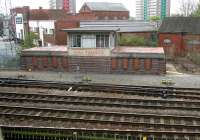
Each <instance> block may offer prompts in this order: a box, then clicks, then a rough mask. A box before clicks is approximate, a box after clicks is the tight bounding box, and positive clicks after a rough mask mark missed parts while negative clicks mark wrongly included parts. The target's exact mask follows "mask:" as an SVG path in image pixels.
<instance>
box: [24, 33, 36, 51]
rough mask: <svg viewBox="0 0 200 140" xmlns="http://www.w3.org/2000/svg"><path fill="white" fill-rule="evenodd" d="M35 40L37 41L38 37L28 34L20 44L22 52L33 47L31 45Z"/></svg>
mask: <svg viewBox="0 0 200 140" xmlns="http://www.w3.org/2000/svg"><path fill="white" fill-rule="evenodd" d="M35 39H38V36H37V35H36V34H35V33H33V32H30V33H29V34H27V35H26V36H25V39H24V41H23V42H22V44H21V47H22V50H23V49H28V48H32V47H35V44H34V43H33V41H34V40H35Z"/></svg>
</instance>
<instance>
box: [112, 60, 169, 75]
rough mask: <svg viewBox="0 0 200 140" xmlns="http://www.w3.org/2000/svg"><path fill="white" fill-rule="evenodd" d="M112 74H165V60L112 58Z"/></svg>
mask: <svg viewBox="0 0 200 140" xmlns="http://www.w3.org/2000/svg"><path fill="white" fill-rule="evenodd" d="M111 62H112V63H111V73H116V74H165V73H166V64H165V60H164V59H154V58H152V59H150V58H112V61H111Z"/></svg>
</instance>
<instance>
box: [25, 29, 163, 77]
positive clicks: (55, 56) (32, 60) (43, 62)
mask: <svg viewBox="0 0 200 140" xmlns="http://www.w3.org/2000/svg"><path fill="white" fill-rule="evenodd" d="M119 30H120V28H119V27H117V26H116V27H99V26H94V25H93V26H90V27H89V26H84V27H83V25H82V27H79V28H72V29H64V30H63V31H65V32H67V33H68V36H67V38H68V44H67V47H66V46H64V47H62V48H61V47H57V46H56V47H51V48H46V47H43V48H44V49H43V48H42V49H38V48H33V49H28V50H24V51H23V53H22V68H23V69H32V70H56V71H61V70H62V71H67V72H80V73H88V72H89V73H90V72H94V73H111V74H113V73H115V74H165V72H166V65H165V55H164V51H163V48H156V47H154V48H148V47H129V46H126V47H125V46H123V47H120V46H117V39H118V38H117V36H118V35H117V34H118V33H117V32H118V31H119ZM45 48H46V49H45Z"/></svg>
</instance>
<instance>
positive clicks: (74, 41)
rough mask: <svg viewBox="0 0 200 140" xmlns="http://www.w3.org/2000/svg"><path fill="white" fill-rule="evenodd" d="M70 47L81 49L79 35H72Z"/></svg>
mask: <svg viewBox="0 0 200 140" xmlns="http://www.w3.org/2000/svg"><path fill="white" fill-rule="evenodd" d="M70 42H71V47H81V35H79V34H74V35H72V36H71V39H70Z"/></svg>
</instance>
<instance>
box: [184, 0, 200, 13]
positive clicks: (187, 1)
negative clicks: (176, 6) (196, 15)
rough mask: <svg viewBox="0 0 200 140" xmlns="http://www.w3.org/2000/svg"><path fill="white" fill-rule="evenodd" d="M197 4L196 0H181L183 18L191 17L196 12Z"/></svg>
mask: <svg viewBox="0 0 200 140" xmlns="http://www.w3.org/2000/svg"><path fill="white" fill-rule="evenodd" d="M196 7H197V4H196V3H195V2H194V0H180V13H181V15H182V16H186V17H188V16H191V14H192V13H193V12H194V11H195V10H196Z"/></svg>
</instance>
